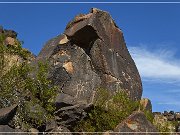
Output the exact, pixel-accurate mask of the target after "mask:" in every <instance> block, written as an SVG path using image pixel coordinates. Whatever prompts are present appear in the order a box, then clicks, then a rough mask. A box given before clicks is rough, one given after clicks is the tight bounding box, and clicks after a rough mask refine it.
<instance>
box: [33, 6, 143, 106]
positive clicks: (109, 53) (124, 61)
mask: <svg viewBox="0 0 180 135" xmlns="http://www.w3.org/2000/svg"><path fill="white" fill-rule="evenodd" d="M43 60H48V61H50V65H51V70H50V78H52V80H53V81H54V83H55V84H57V85H59V89H60V90H61V91H62V92H63V94H64V98H61V99H66V102H67V103H66V104H79V103H80V104H82V103H83V104H89V103H92V101H93V98H94V95H95V91H96V89H97V88H98V87H105V88H107V89H109V90H112V92H113V91H114V92H115V91H118V90H121V89H123V90H126V91H127V93H129V96H130V97H131V98H132V99H133V100H139V99H140V98H141V94H142V86H141V80H140V76H139V73H138V71H137V68H136V66H135V63H134V61H133V60H132V58H131V56H130V54H129V52H128V50H127V47H126V44H125V41H124V38H123V33H122V31H121V30H120V29H119V28H118V27H117V26H116V24H115V23H114V21H113V19H112V18H111V16H110V15H109V14H108V13H107V12H104V11H101V10H98V9H92V11H91V13H89V14H87V15H79V16H76V17H75V18H74V20H73V21H71V22H70V23H69V24H68V25H67V27H66V29H65V32H64V34H62V35H60V36H57V37H56V38H53V39H51V40H50V41H48V42H47V43H46V45H45V46H44V48H43V49H42V51H41V52H40V54H39V56H38V57H37V59H36V61H43ZM35 63H36V62H35ZM66 97H68V99H70V100H68V99H67V98H66ZM61 99H60V98H59V100H58V102H59V103H61V102H64V101H60V100H61Z"/></svg>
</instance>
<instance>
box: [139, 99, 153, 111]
mask: <svg viewBox="0 0 180 135" xmlns="http://www.w3.org/2000/svg"><path fill="white" fill-rule="evenodd" d="M140 105H141V110H142V111H144V110H147V111H150V112H152V104H151V101H150V100H149V99H147V98H143V99H141V100H140Z"/></svg>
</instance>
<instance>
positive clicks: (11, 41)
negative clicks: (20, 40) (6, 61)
mask: <svg viewBox="0 0 180 135" xmlns="http://www.w3.org/2000/svg"><path fill="white" fill-rule="evenodd" d="M4 43H5V45H15V44H16V41H15V39H14V38H12V37H7V38H6V39H5V42H4Z"/></svg>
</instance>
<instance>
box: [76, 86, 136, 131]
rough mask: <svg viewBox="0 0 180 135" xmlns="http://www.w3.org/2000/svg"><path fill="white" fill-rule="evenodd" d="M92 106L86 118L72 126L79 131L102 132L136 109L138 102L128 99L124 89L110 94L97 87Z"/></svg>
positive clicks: (111, 127)
mask: <svg viewBox="0 0 180 135" xmlns="http://www.w3.org/2000/svg"><path fill="white" fill-rule="evenodd" d="M97 97H98V98H96V101H95V103H94V108H93V109H92V110H91V111H90V112H89V113H88V116H87V118H86V119H84V120H82V121H80V122H79V123H78V124H77V126H76V127H75V128H74V130H75V131H81V132H103V131H107V130H112V129H114V128H115V127H116V126H117V125H118V124H119V123H120V122H121V121H122V120H124V119H125V118H126V117H128V116H129V115H130V114H131V113H132V112H133V111H135V110H136V109H138V106H139V103H138V102H134V101H132V100H130V99H129V97H128V95H127V93H126V92H125V91H120V92H118V93H116V94H115V95H112V94H111V93H110V92H109V91H108V90H105V89H99V90H98V92H97Z"/></svg>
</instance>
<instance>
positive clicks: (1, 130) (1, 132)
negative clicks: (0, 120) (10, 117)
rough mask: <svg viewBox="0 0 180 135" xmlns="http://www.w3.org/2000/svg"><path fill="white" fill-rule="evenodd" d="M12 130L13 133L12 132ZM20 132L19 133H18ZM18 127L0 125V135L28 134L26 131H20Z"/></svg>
mask: <svg viewBox="0 0 180 135" xmlns="http://www.w3.org/2000/svg"><path fill="white" fill-rule="evenodd" d="M12 132H13V133H12ZM18 132H21V133H18ZM22 132H23V131H21V130H20V129H13V128H10V127H9V126H7V125H0V135H9V134H16V135H28V134H27V133H22Z"/></svg>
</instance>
